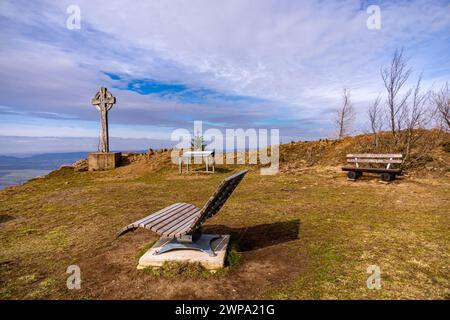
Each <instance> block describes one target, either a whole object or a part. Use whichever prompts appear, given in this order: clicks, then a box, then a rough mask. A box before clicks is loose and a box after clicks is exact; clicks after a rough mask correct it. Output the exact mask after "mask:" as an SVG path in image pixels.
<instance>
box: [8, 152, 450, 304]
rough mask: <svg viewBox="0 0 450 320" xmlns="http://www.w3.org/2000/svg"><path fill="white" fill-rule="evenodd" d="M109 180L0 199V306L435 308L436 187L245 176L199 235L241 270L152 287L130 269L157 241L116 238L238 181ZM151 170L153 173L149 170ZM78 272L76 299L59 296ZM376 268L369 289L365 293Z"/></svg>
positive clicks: (435, 183) (441, 245)
mask: <svg viewBox="0 0 450 320" xmlns="http://www.w3.org/2000/svg"><path fill="white" fill-rule="evenodd" d="M156 159H157V161H158V162H156V160H155V161H153V162H152V161H150V162H145V161H141V162H137V163H132V164H130V165H128V166H125V167H121V168H118V169H116V170H114V171H109V172H74V171H73V170H71V169H69V168H65V169H62V170H59V171H57V172H53V173H52V174H50V175H49V176H47V177H45V178H43V179H36V180H33V181H30V182H28V183H26V184H24V185H22V186H18V187H13V188H8V189H6V190H2V191H0V203H1V205H0V217H1V220H0V245H1V248H2V250H1V252H0V297H1V298H2V299H21V298H25V299H36V298H52V299H53V298H56V299H59V298H69V299H97V298H113V299H124V298H128V299H134V298H136V299H144V298H148V299H158V298H159V299H179V298H193V299H195V298H213V299H214V298H219V299H220V298H250V299H254V298H255V299H258V298H274V299H311V298H318V299H448V298H450V281H449V270H448V268H449V265H450V263H449V262H450V258H449V253H450V250H449V249H450V232H449V229H448V226H449V225H450V217H449V212H450V210H449V209H450V201H449V197H448V190H449V187H450V177H449V176H448V173H447V174H446V175H445V174H442V175H441V176H440V177H439V178H433V179H431V178H427V179H415V178H411V177H409V178H408V177H405V178H403V179H399V180H397V181H395V182H394V183H392V184H388V185H386V184H381V183H379V182H378V179H377V178H374V177H370V178H369V177H363V178H362V179H361V180H360V181H358V182H350V181H347V180H346V178H345V175H344V174H343V173H341V172H340V170H339V168H337V167H314V168H305V169H304V170H296V171H295V172H290V173H289V174H283V173H282V174H279V175H276V176H260V175H259V171H257V170H256V168H254V169H253V170H252V171H251V172H250V174H248V175H247V177H246V178H245V179H244V180H243V182H242V183H241V185H240V186H239V187H238V189H237V190H236V191H235V193H234V194H233V196H232V197H231V198H230V200H229V201H228V202H227V204H226V205H225V206H224V207H223V209H222V210H221V212H220V213H219V214H218V215H216V216H215V217H214V218H213V219H210V220H209V221H208V223H207V225H206V226H205V229H206V231H210V232H220V233H223V234H225V233H229V234H231V235H232V239H233V240H234V241H236V242H237V243H239V247H240V249H239V250H240V252H239V254H240V256H241V258H240V260H241V261H240V263H239V264H237V265H236V266H235V267H234V268H232V269H231V270H230V272H227V273H225V274H223V275H222V276H220V277H206V278H190V277H176V276H175V277H155V276H154V275H152V274H146V273H145V272H142V271H138V270H136V255H138V254H139V252H143V251H144V249H145V248H146V247H147V246H146V245H148V243H150V242H151V241H155V240H156V237H155V236H154V235H153V234H151V233H150V232H148V231H146V230H139V231H136V232H135V233H132V234H128V235H126V236H124V237H122V238H119V239H118V240H115V234H116V232H118V231H119V230H120V229H121V228H122V227H123V226H124V225H126V224H128V223H130V222H132V221H134V220H136V219H138V218H141V217H142V216H143V215H146V214H149V213H151V212H152V211H155V210H157V209H159V208H161V207H164V206H166V205H169V204H171V203H173V202H178V201H188V202H192V203H194V204H196V205H198V206H201V205H202V204H203V203H204V202H205V201H206V200H207V199H208V197H209V195H210V194H211V193H212V192H213V190H214V189H215V187H216V186H217V184H218V183H219V182H220V181H221V180H222V179H223V178H224V177H226V176H228V175H229V174H230V172H231V171H232V170H237V169H238V168H237V167H233V166H229V167H228V169H225V168H223V169H222V170H218V173H216V174H215V175H206V174H200V173H196V174H192V175H190V176H183V177H182V178H181V177H180V176H178V175H177V168H176V166H175V165H170V163H169V161H168V155H157V157H156ZM155 163H157V164H158V165H156V164H155ZM71 264H77V265H79V266H80V268H81V275H82V284H81V286H82V289H81V290H78V291H77V290H75V291H74V290H68V289H67V288H66V279H67V276H68V275H67V274H66V273H65V272H66V268H67V266H69V265H71ZM372 264H375V265H378V266H379V267H380V268H381V271H382V275H381V277H382V289H381V290H369V289H367V287H366V279H367V277H368V276H369V275H368V274H366V269H367V267H368V266H369V265H372Z"/></svg>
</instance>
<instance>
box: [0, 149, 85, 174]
mask: <svg viewBox="0 0 450 320" xmlns="http://www.w3.org/2000/svg"><path fill="white" fill-rule="evenodd" d="M86 157H87V152H68V153H45V154H36V155H32V156H28V157H13V156H1V155H0V170H20V169H43V170H53V169H57V168H58V167H60V166H61V165H64V164H68V165H70V164H72V163H74V162H75V161H77V160H79V159H84V158H86Z"/></svg>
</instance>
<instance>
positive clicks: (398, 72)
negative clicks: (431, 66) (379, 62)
mask: <svg viewBox="0 0 450 320" xmlns="http://www.w3.org/2000/svg"><path fill="white" fill-rule="evenodd" d="M411 72H412V69H411V68H409V67H408V62H407V59H406V58H405V57H404V56H403V49H402V50H401V51H398V50H395V53H394V57H393V58H392V60H391V63H390V65H389V66H387V67H385V68H382V69H381V78H382V79H383V83H384V87H385V88H386V91H387V100H386V104H387V107H388V119H389V126H390V129H391V131H392V135H393V136H395V135H396V132H397V131H398V130H401V127H399V126H401V122H402V121H399V120H400V119H399V118H400V115H399V113H400V111H401V110H402V109H404V107H405V104H406V103H407V101H408V98H409V96H410V95H411V91H407V92H406V94H405V95H404V96H403V97H402V98H401V100H400V102H399V101H398V99H399V93H400V90H401V89H402V87H403V86H404V84H405V83H406V81H407V80H408V78H409V76H410V75H411Z"/></svg>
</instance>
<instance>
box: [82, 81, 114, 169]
mask: <svg viewBox="0 0 450 320" xmlns="http://www.w3.org/2000/svg"><path fill="white" fill-rule="evenodd" d="M91 102H92V104H93V105H94V106H95V107H96V108H97V110H98V111H100V117H101V121H100V122H101V132H100V141H99V152H95V153H90V154H89V155H88V167H89V171H94V170H111V169H114V168H116V167H117V166H118V165H119V163H120V158H121V153H120V152H109V133H108V111H109V110H110V109H111V108H112V107H113V105H114V103H116V98H115V97H113V95H112V94H111V92H109V91H108V89H106V88H105V87H101V88H100V90H99V91H98V92H97V93H96V94H95V97H94V98H93V99H92V101H91Z"/></svg>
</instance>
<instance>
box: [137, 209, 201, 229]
mask: <svg viewBox="0 0 450 320" xmlns="http://www.w3.org/2000/svg"><path fill="white" fill-rule="evenodd" d="M190 207H194V208H195V206H194V205H192V204H189V203H185V204H183V205H182V206H181V207H178V208H176V209H171V210H169V211H167V212H166V213H164V214H163V215H161V216H159V217H157V218H156V219H153V220H152V221H146V222H145V224H141V225H140V226H142V227H144V228H147V229H150V228H151V227H152V226H154V225H156V224H158V223H160V222H162V221H166V220H167V219H169V218H170V217H172V216H174V215H177V214H179V213H180V212H184V210H187V209H189V208H190Z"/></svg>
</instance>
